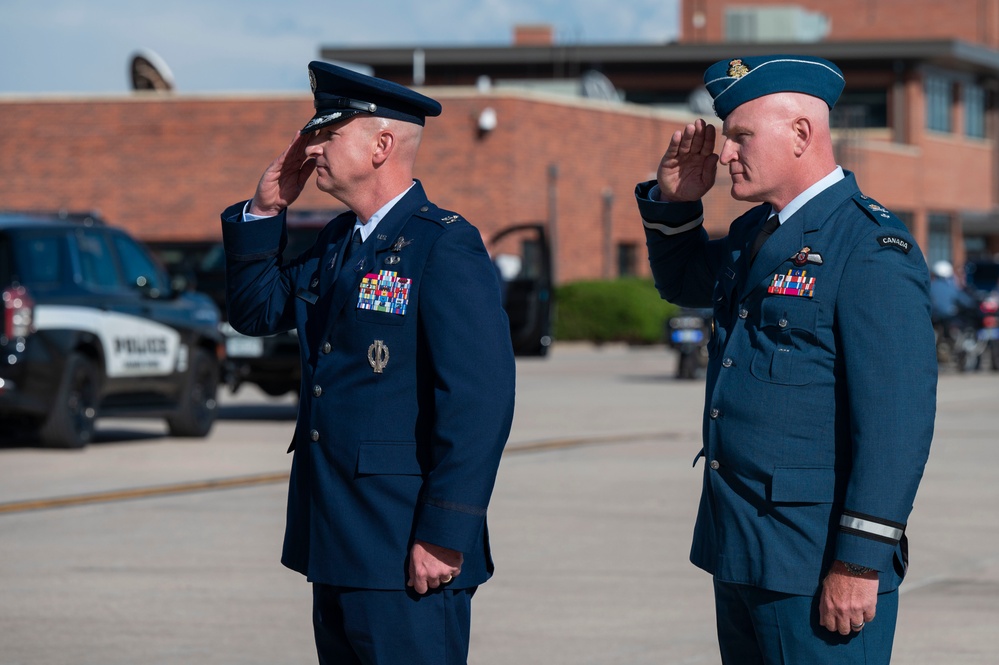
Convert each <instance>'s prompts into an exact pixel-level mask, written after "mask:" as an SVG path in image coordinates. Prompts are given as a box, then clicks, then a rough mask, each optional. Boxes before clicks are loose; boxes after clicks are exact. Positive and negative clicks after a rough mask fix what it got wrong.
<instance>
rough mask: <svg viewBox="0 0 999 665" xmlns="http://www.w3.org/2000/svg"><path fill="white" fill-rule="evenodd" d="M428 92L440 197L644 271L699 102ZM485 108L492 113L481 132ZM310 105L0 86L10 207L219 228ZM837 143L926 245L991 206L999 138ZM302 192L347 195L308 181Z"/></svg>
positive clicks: (846, 160) (587, 269)
mask: <svg viewBox="0 0 999 665" xmlns="http://www.w3.org/2000/svg"><path fill="white" fill-rule="evenodd" d="M427 91H428V92H429V93H430V94H432V95H433V96H435V97H436V98H438V99H440V100H441V102H442V103H443V105H444V113H443V115H442V116H440V117H439V118H431V119H430V120H428V125H427V130H426V132H425V135H424V143H423V146H422V148H421V152H420V158H419V160H418V164H417V169H416V176H417V177H418V178H420V179H421V180H422V182H423V183H424V185H425V187H426V189H427V191H428V193H429V195H430V197H431V199H432V200H434V201H435V202H436V203H437V204H438V205H440V206H441V207H444V208H449V209H453V210H455V211H458V212H460V213H461V214H463V215H464V216H465V217H467V218H468V219H469V220H470V221H471V222H472V223H474V224H475V225H476V226H478V227H479V229H480V230H481V231H482V233H483V236H484V237H485V238H486V239H487V240H488V238H489V237H491V236H492V235H493V234H495V233H496V232H497V231H499V230H500V229H502V228H504V227H506V226H509V225H512V224H520V223H525V222H548V221H549V220H551V219H554V221H555V224H554V232H555V236H556V238H555V241H556V243H557V255H556V257H555V263H556V270H557V275H556V278H557V280H558V281H559V282H567V281H574V280H579V279H596V278H601V277H604V276H608V275H610V276H616V275H617V274H618V273H617V265H616V256H617V246H618V245H620V244H630V245H633V246H634V247H635V248H636V253H637V255H638V263H637V266H636V268H637V272H638V274H641V275H647V274H648V272H649V270H648V265H647V262H646V261H645V256H646V254H645V248H644V242H645V241H644V232H643V229H642V226H641V221H640V219H639V217H638V214H637V209H636V206H635V203H634V187H635V183H637V182H639V181H642V180H646V179H651V178H654V177H655V170H656V168H657V166H658V163H659V159H660V157H661V156H662V153H663V151H664V150H665V149H666V146H667V144H668V143H669V138H670V136H671V135H672V133H673V132H674V131H675V130H677V129H680V128H681V127H682V126H683V125H684V124H685V123H687V122H691V121H692V120H693V119H694V116H690V115H687V114H681V113H669V112H665V111H662V110H655V109H652V108H650V107H644V106H638V105H629V104H612V103H606V102H595V101H592V100H591V101H588V102H587V101H576V100H569V99H566V98H556V97H551V96H545V95H542V94H536V93H527V92H519V93H518V92H502V93H501V92H495V93H490V94H480V93H477V92H475V91H474V90H472V89H464V88H460V89H459V88H439V89H428V90H427ZM487 107H489V108H492V109H493V110H494V111H495V112H496V117H497V126H496V128H495V129H494V130H492V131H491V132H488V133H482V132H480V131H479V129H478V118H479V115H480V114H481V113H482V111H483V110H484V109H486V108H487ZM311 111H312V104H311V99H310V98H309V96H307V95H287V96H273V97H264V98H259V97H255V98H247V97H232V96H229V97H188V96H172V95H136V96H128V97H104V98H62V99H57V98H44V99H40V98H21V99H10V98H8V99H0V128H2V130H0V155H3V156H4V157H3V159H0V208H5V209H44V210H53V209H67V210H96V211H98V212H99V213H100V214H102V215H103V216H104V217H105V218H106V219H108V221H110V222H111V223H113V224H117V225H120V226H124V227H126V228H127V229H129V230H130V231H132V232H133V233H135V234H136V235H137V236H138V237H140V238H143V239H147V240H213V239H218V238H219V237H220V235H221V232H220V228H219V213H220V212H221V210H222V209H223V208H225V207H226V206H227V205H229V204H231V203H234V202H236V201H239V200H242V199H246V198H249V197H250V196H252V194H253V190H254V187H255V186H256V182H257V180H258V178H259V177H260V174H261V173H262V171H263V169H264V168H265V167H266V165H267V164H268V163H269V162H270V161H271V160H272V159H273V158H274V157H275V156H276V155H278V154H279V153H280V152H281V151H282V150H283V149H284V147H285V146H286V145H287V144H288V143H289V142H290V141H291V140H292V138H293V137H294V134H295V131H296V130H297V129H298V128H300V127H301V126H302V125H303V124H304V123H305V122H306V120H307V119H308V118H309V117H310V114H311ZM914 113H915V114H918V111H914ZM714 121H715V122H717V119H714ZM917 126H918V125H917ZM719 147H720V144H719ZM837 150H838V152H839V155H838V157H839V159H840V161H841V163H842V164H843V166H844V167H845V168H848V169H850V170H854V171H856V172H857V174H858V178H859V181H860V183H861V187H862V188H863V190H864V191H865V192H866V193H867V194H869V195H870V196H871V197H873V198H875V199H877V200H879V201H880V202H881V203H882V204H883V205H885V206H886V207H888V208H889V209H893V210H898V211H900V212H905V213H908V214H909V215H910V216H911V219H912V220H913V223H914V228H915V231H916V237H917V240H918V241H919V242H920V243H921V244H925V242H926V238H927V236H926V219H927V215H928V214H929V213H930V212H948V213H953V214H955V216H956V213H957V212H958V211H964V210H980V211H989V210H992V209H994V208H995V207H996V196H997V193H996V192H995V191H994V189H995V188H993V187H991V185H990V183H992V182H994V181H995V173H994V169H995V161H996V160H995V155H994V146H993V144H992V142H990V141H981V140H979V141H971V140H968V139H964V138H961V137H960V136H950V135H932V134H931V135H925V133H924V132H917V137H916V141H915V142H914V144H913V145H900V144H897V143H891V142H890V141H889V140H888V135H887V132H886V131H884V130H883V131H881V133H878V132H877V131H874V132H866V133H865V132H860V133H854V134H850V135H845V136H843V135H840V136H837ZM729 189H730V180H729V177H728V173H727V169H725V168H724V167H720V168H719V171H718V179H717V185H716V186H715V188H714V189H712V191H711V192H710V193H709V195H708V196H707V197H706V199H705V211H706V218H707V222H706V228H707V229H708V232H709V233H710V234H712V235H713V236H720V235H724V233H725V232H726V231H727V229H728V225H729V223H730V221H731V220H732V219H734V218H735V217H736V216H737V215H739V214H741V213H742V212H744V211H745V210H746V209H747V208H749V207H750V204H747V203H743V202H738V201H733V200H732V199H731V198H730V195H729ZM296 206H297V207H298V208H300V209H305V208H309V209H324V210H331V211H332V210H334V209H337V208H341V207H342V205H341V204H340V203H339V202H337V201H335V200H333V199H331V198H330V197H329V196H328V195H326V194H324V193H322V192H320V191H318V190H317V189H315V187H314V186H313V185H308V186H307V187H306V190H305V192H304V193H303V194H302V196H301V198H300V199H299V201H298V202H297V203H296ZM607 221H609V222H610V225H611V234H610V235H611V247H610V248H608V246H607V245H606V244H605V242H604V238H605V225H606V223H607ZM608 249H609V250H610V251H608ZM608 263H610V264H611V265H608Z"/></svg>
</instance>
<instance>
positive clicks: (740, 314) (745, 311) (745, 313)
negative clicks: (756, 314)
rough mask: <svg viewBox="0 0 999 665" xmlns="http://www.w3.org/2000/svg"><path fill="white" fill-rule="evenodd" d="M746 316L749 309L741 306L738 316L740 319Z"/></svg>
mask: <svg viewBox="0 0 999 665" xmlns="http://www.w3.org/2000/svg"><path fill="white" fill-rule="evenodd" d="M748 316H749V310H748V309H746V308H745V307H743V308H742V309H740V310H739V318H740V319H745V318H747V317H748Z"/></svg>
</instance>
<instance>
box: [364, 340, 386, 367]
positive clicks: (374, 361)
mask: <svg viewBox="0 0 999 665" xmlns="http://www.w3.org/2000/svg"><path fill="white" fill-rule="evenodd" d="M388 361H389V348H388V346H387V345H386V344H385V342H383V341H382V340H380V339H376V340H375V341H374V342H372V343H371V346H369V347H368V364H369V365H371V369H373V370H375V374H381V373H382V372H384V371H385V366H386V365H388Z"/></svg>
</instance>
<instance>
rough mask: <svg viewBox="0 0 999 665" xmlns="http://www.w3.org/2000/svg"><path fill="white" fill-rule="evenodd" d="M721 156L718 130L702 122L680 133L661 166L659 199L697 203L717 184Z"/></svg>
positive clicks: (670, 145)
mask: <svg viewBox="0 0 999 665" xmlns="http://www.w3.org/2000/svg"><path fill="white" fill-rule="evenodd" d="M717 170H718V155H717V154H716V153H715V127H714V125H709V124H707V123H706V122H704V120H702V119H700V118H698V119H697V121H696V122H694V123H693V124H691V125H687V126H686V127H684V128H683V129H682V130H679V129H678V130H676V132H674V133H673V137H672V138H671V139H670V142H669V148H667V149H666V154H665V155H663V158H662V161H661V162H659V172H658V180H659V196H660V199H661V200H663V201H673V202H677V201H697V200H698V199H700V198H702V197H703V196H704V195H705V194H707V193H708V190H709V189H711V187H712V186H713V185H714V184H715V172H716V171H717Z"/></svg>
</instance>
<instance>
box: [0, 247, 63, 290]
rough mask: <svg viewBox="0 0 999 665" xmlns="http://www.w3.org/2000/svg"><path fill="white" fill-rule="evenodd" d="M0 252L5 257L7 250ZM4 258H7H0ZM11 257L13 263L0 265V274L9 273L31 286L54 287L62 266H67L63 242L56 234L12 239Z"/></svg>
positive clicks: (59, 278) (58, 279) (59, 281)
mask: <svg viewBox="0 0 999 665" xmlns="http://www.w3.org/2000/svg"><path fill="white" fill-rule="evenodd" d="M2 254H3V255H4V257H6V256H7V255H8V254H9V250H7V251H3V252H2ZM4 260H9V259H6V258H4V259H0V261H4ZM13 260H14V261H15V262H16V265H14V266H10V267H7V268H0V273H3V274H4V275H5V276H6V275H7V274H11V273H12V274H13V276H14V277H15V278H16V279H17V280H18V281H19V282H20V283H21V284H25V285H28V286H33V287H35V288H46V287H57V286H59V285H60V283H61V278H62V268H63V266H65V265H67V261H66V245H65V243H64V242H63V241H62V238H61V237H60V236H54V235H42V236H39V235H33V234H27V235H23V236H20V237H18V238H17V239H16V241H15V251H14V255H13ZM5 281H6V277H5Z"/></svg>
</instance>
